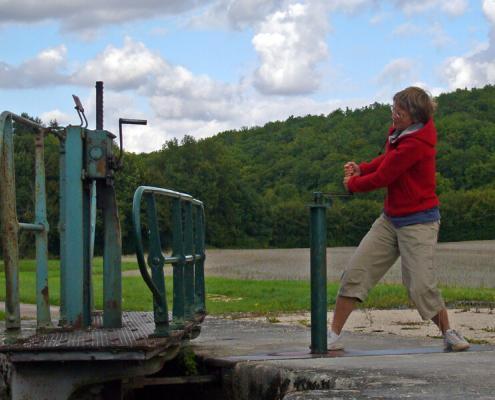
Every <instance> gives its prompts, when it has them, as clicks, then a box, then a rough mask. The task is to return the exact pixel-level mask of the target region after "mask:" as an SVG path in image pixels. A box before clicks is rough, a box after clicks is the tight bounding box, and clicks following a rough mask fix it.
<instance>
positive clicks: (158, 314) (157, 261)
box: [146, 193, 169, 336]
mask: <svg viewBox="0 0 495 400" xmlns="http://www.w3.org/2000/svg"><path fill="white" fill-rule="evenodd" d="M146 201H147V214H148V227H149V235H150V248H149V254H148V265H149V266H150V268H151V279H152V280H153V283H154V285H155V287H156V288H157V289H158V292H159V294H160V296H159V297H157V296H155V295H153V311H154V316H155V333H154V336H169V321H168V307H167V297H166V291H165V276H164V274H163V266H164V265H165V257H164V256H163V253H162V245H161V242H160V230H159V228H158V218H157V214H156V203H155V196H154V194H153V193H147V194H146Z"/></svg>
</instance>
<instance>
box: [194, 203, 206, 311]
mask: <svg viewBox="0 0 495 400" xmlns="http://www.w3.org/2000/svg"><path fill="white" fill-rule="evenodd" d="M195 210H196V212H195V213H194V214H195V215H194V225H195V229H194V232H195V235H194V243H195V245H194V247H195V253H196V254H195V255H196V258H195V260H194V279H195V283H194V288H195V299H194V303H195V306H196V308H195V312H198V313H204V312H205V309H206V305H205V270H204V265H205V226H204V210H203V206H196V207H195Z"/></svg>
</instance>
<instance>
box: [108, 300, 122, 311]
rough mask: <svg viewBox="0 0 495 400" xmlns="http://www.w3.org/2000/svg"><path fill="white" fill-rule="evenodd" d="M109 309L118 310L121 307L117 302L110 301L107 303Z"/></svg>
mask: <svg viewBox="0 0 495 400" xmlns="http://www.w3.org/2000/svg"><path fill="white" fill-rule="evenodd" d="M106 306H107V309H112V310H116V309H117V308H118V307H119V304H118V303H117V301H116V300H108V301H107V302H106Z"/></svg>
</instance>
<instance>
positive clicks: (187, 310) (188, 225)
mask: <svg viewBox="0 0 495 400" xmlns="http://www.w3.org/2000/svg"><path fill="white" fill-rule="evenodd" d="M193 235H194V222H193V212H192V203H191V202H189V201H188V202H184V255H185V263H184V316H185V319H187V320H190V319H191V318H192V317H193V314H194V283H195V282H194V259H195V256H194V254H195V252H194V237H193ZM188 255H191V257H187V256H188Z"/></svg>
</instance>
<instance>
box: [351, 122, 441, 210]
mask: <svg viewBox="0 0 495 400" xmlns="http://www.w3.org/2000/svg"><path fill="white" fill-rule="evenodd" d="M393 131H394V129H393V128H390V130H389V136H390V135H391V134H392V133H393ZM436 142H437V131H436V129H435V125H434V123H433V120H432V119H430V120H429V121H428V122H427V123H426V125H424V126H423V127H422V128H421V129H419V130H418V131H415V132H413V133H411V134H409V135H404V136H403V137H400V136H399V138H398V139H397V141H395V142H394V143H393V144H392V143H390V142H389V141H387V146H386V151H385V154H383V155H381V156H379V157H377V158H375V159H374V160H372V161H371V162H369V163H361V164H359V168H360V169H361V175H360V176H354V177H352V178H350V179H349V181H348V187H349V190H350V191H351V192H369V191H371V190H375V189H378V188H382V187H387V196H386V197H385V207H384V210H385V213H386V214H387V215H388V216H391V217H402V216H405V215H409V214H413V213H416V212H419V211H424V210H427V209H429V208H432V207H435V206H438V204H439V201H438V197H437V195H436V194H435V188H436V183H435V171H436V168H435V155H436V150H435V144H436Z"/></svg>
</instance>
